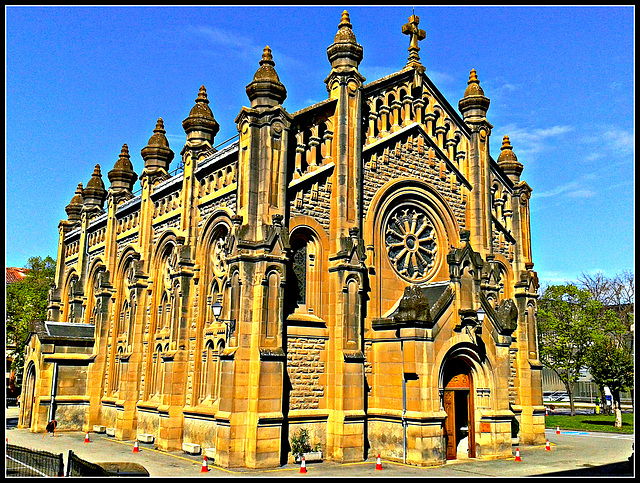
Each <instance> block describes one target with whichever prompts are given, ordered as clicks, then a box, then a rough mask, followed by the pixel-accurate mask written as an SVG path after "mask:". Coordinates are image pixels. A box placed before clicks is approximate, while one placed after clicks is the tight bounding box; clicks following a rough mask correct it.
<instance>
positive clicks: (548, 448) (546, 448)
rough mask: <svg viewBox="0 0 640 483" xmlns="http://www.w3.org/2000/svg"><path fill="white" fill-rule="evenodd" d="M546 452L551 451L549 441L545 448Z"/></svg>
mask: <svg viewBox="0 0 640 483" xmlns="http://www.w3.org/2000/svg"><path fill="white" fill-rule="evenodd" d="M544 450H545V451H551V445H550V444H549V440H547V446H546V447H545V448H544Z"/></svg>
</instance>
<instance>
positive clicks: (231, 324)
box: [211, 300, 236, 345]
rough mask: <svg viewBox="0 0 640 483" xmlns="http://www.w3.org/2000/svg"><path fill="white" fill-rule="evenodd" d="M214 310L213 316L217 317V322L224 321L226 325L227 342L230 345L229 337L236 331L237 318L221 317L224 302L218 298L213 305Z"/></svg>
mask: <svg viewBox="0 0 640 483" xmlns="http://www.w3.org/2000/svg"><path fill="white" fill-rule="evenodd" d="M211 309H212V310H213V316H214V317H215V318H216V322H222V323H224V325H225V334H224V336H225V342H226V343H227V345H229V337H231V335H232V334H233V333H234V332H235V331H236V319H230V320H229V319H221V318H220V314H221V313H222V304H220V302H218V301H217V300H216V303H214V304H213V305H212V306H211Z"/></svg>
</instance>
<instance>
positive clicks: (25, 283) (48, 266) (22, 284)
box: [6, 256, 56, 380]
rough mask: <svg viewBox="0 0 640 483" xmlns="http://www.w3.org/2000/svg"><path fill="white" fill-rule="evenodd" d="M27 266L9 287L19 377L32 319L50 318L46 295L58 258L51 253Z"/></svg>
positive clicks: (8, 315)
mask: <svg viewBox="0 0 640 483" xmlns="http://www.w3.org/2000/svg"><path fill="white" fill-rule="evenodd" d="M25 268H27V270H28V271H27V273H26V276H25V277H24V278H23V279H22V280H20V281H18V282H14V283H12V284H11V285H8V286H7V288H6V323H7V342H8V343H9V344H11V345H14V344H15V350H14V352H13V356H14V360H13V363H12V368H13V369H14V370H15V371H16V374H17V375H18V376H19V375H20V374H21V372H22V368H23V366H24V346H25V342H26V339H27V336H28V335H29V330H30V324H31V321H32V320H34V319H40V320H44V319H46V317H47V297H48V294H49V288H50V286H51V284H52V283H53V281H54V278H55V272H56V261H55V260H54V259H53V258H51V257H49V256H47V257H46V258H44V259H43V258H41V257H31V258H29V261H28V263H27V266H26V267H25ZM18 380H20V377H18Z"/></svg>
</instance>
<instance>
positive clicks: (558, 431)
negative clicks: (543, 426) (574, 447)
mask: <svg viewBox="0 0 640 483" xmlns="http://www.w3.org/2000/svg"><path fill="white" fill-rule="evenodd" d="M556 434H560V426H556Z"/></svg>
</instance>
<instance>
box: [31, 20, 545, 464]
mask: <svg viewBox="0 0 640 483" xmlns="http://www.w3.org/2000/svg"><path fill="white" fill-rule="evenodd" d="M418 22H419V19H418V17H417V16H415V15H412V16H411V17H410V19H409V22H408V23H407V24H406V25H404V26H403V27H402V28H403V32H404V33H406V34H407V35H408V36H409V41H410V47H409V59H408V62H407V65H406V66H405V67H404V68H403V69H402V70H401V71H399V72H396V73H393V74H391V75H389V76H386V77H384V78H382V79H379V80H374V81H373V82H369V83H366V82H365V79H364V77H363V76H362V75H361V74H360V72H359V71H358V66H359V64H360V61H361V60H362V56H363V52H362V47H361V46H360V45H359V44H358V43H357V41H356V36H355V34H354V29H353V26H352V24H351V21H350V18H349V15H348V14H347V13H346V12H345V13H344V14H343V16H342V19H341V20H340V23H339V25H338V32H337V34H336V36H335V39H334V42H333V43H332V44H331V45H330V46H329V47H328V49H327V54H328V58H329V63H330V72H329V74H328V76H327V78H326V79H325V83H326V86H327V92H328V98H327V99H326V100H325V101H322V102H319V103H318V104H315V105H312V106H310V107H308V108H306V109H303V110H301V111H298V112H295V113H293V114H291V113H289V112H287V111H286V110H285V109H284V107H283V106H282V103H283V101H284V100H285V98H286V94H287V93H286V89H285V86H284V85H283V84H282V83H281V82H280V80H279V78H278V75H277V73H276V70H275V63H274V60H273V58H272V55H271V50H270V49H269V48H268V47H266V48H265V49H264V53H263V56H262V59H261V60H260V62H259V68H258V70H257V72H256V73H255V76H254V78H253V80H252V81H251V82H250V83H249V84H248V85H247V88H246V91H247V95H248V98H249V102H250V107H242V108H241V109H240V113H239V114H238V116H237V118H236V120H235V122H236V124H237V128H238V139H237V141H235V142H233V143H231V144H229V145H227V146H226V147H224V148H222V149H219V150H218V149H215V148H214V145H215V143H214V137H215V135H216V133H217V131H218V128H219V126H218V123H217V121H216V120H215V118H214V115H213V113H212V111H211V109H210V108H209V106H208V103H209V100H208V98H207V94H206V90H205V88H204V87H201V88H200V92H199V94H198V97H197V99H196V101H195V106H194V107H193V109H192V110H191V112H190V113H189V116H188V117H187V118H186V119H185V120H184V122H183V127H184V130H185V133H186V143H185V145H184V147H182V148H181V151H180V154H179V158H180V162H181V164H182V166H183V169H181V170H180V171H179V172H178V173H177V174H175V175H170V174H169V172H170V170H171V169H170V164H171V162H172V160H173V158H174V152H173V151H172V149H171V148H170V147H169V143H168V141H167V138H166V136H165V134H166V133H165V130H164V125H163V122H162V119H159V120H158V122H157V125H156V128H155V130H154V132H153V135H152V136H151V138H150V140H149V143H148V145H147V146H145V147H144V148H143V149H142V156H143V158H144V161H145V167H144V170H143V171H142V173H139V174H137V173H135V172H134V171H133V167H132V164H131V162H130V159H129V147H128V146H127V145H126V144H125V145H124V146H123V148H122V152H121V154H120V157H119V159H118V160H117V161H116V163H115V166H114V167H113V169H112V170H111V171H109V173H108V179H109V181H110V186H109V188H108V189H106V188H105V185H104V182H103V180H102V173H101V170H100V167H99V166H96V168H95V170H94V173H93V175H92V177H91V179H90V181H89V182H88V183H87V186H86V187H83V186H82V184H80V185H79V186H78V189H77V191H76V193H75V195H74V196H73V198H72V200H71V202H70V204H69V205H68V206H67V208H66V211H67V215H68V217H67V219H65V220H62V221H61V222H60V225H59V231H60V243H59V249H58V266H57V276H56V277H57V278H56V286H55V287H54V288H53V289H52V291H51V293H50V301H49V320H50V321H51V322H47V323H43V324H41V325H40V326H39V328H38V330H34V332H33V333H32V336H31V338H30V340H29V344H28V353H27V359H26V366H25V385H24V392H23V398H22V401H23V402H24V403H23V405H22V408H21V419H20V425H21V426H22V427H28V428H30V429H31V430H33V431H43V430H44V427H45V425H46V423H47V420H48V419H49V418H51V417H56V418H57V419H58V421H59V425H58V429H59V430H60V431H63V430H64V429H77V428H80V429H82V430H83V431H84V430H87V431H88V430H91V428H92V427H93V426H94V425H103V426H106V427H108V428H114V430H115V437H116V438H120V439H126V440H132V439H135V438H136V435H137V434H138V433H147V434H152V435H154V437H155V442H156V444H157V445H158V447H159V448H161V449H165V450H176V449H180V448H182V443H196V444H199V445H200V446H201V447H203V448H212V447H215V449H216V464H219V465H221V466H225V467H239V466H245V467H256V468H257V467H260V468H262V467H273V466H277V465H279V464H282V463H283V462H286V461H287V460H288V458H289V457H290V448H289V441H290V440H291V437H292V436H293V435H295V434H296V432H297V431H298V429H300V428H306V429H308V430H309V432H310V435H311V439H312V444H314V445H316V444H317V445H319V446H320V448H321V450H322V452H323V454H324V457H325V458H327V459H331V460H335V461H339V462H350V461H359V460H363V459H365V458H367V457H372V456H374V457H375V456H376V455H377V454H381V455H382V456H383V457H384V458H388V459H394V460H397V461H406V462H407V463H410V464H415V465H433V464H441V463H443V462H444V461H445V460H446V459H452V458H457V457H462V456H464V457H476V458H496V457H509V456H511V445H512V438H514V437H515V438H519V442H520V444H541V443H543V442H544V407H543V405H542V387H541V364H540V362H539V361H538V357H537V348H536V292H537V285H538V282H537V277H536V273H535V272H534V271H533V263H532V256H531V236H530V222H529V199H530V196H531V188H530V187H529V186H528V185H527V183H526V182H525V181H523V180H521V179H520V174H521V172H522V169H523V166H522V164H521V163H520V162H519V161H518V160H517V157H516V156H515V154H514V152H513V149H512V146H511V144H510V140H509V138H508V137H506V136H505V137H504V138H503V140H502V149H501V154H500V156H499V158H498V160H497V161H496V160H494V159H493V158H492V157H491V155H490V154H489V140H490V137H491V132H492V129H493V126H492V125H491V124H490V123H489V121H488V120H487V117H486V114H487V110H488V108H489V103H490V101H489V99H488V98H487V97H485V95H484V92H483V89H482V88H481V87H480V83H479V81H478V78H477V76H476V72H475V71H474V70H472V71H471V75H470V78H469V82H468V86H467V88H466V91H465V92H464V96H463V97H462V99H461V100H460V101H459V104H458V108H459V111H460V113H458V112H457V111H456V110H455V109H454V108H453V107H452V106H451V105H450V104H449V102H447V100H446V99H445V98H444V97H443V96H442V94H441V93H440V92H439V91H438V89H437V88H436V86H435V85H434V84H433V83H432V82H431V80H430V79H429V78H428V76H427V75H426V74H425V69H424V67H423V66H422V64H421V62H420V57H419V50H420V49H419V47H418V41H419V40H421V39H422V38H424V31H422V30H421V29H420V28H419V25H418ZM356 30H357V29H356ZM137 179H139V180H140V185H141V191H140V193H136V194H134V193H133V191H132V189H133V184H134V182H135V181H136V180H137ZM218 305H221V306H222V309H221V310H222V314H221V315H220V316H218V317H216V315H215V313H214V310H215V309H216V308H217V307H218ZM74 324H76V325H82V326H83V327H85V328H87V330H89V333H90V334H91V335H90V336H87V335H86V333H84V334H83V336H82V337H80V338H78V337H75V338H74V337H73V336H72V334H71V332H69V331H68V327H69V326H73V325H74ZM52 327H53V328H55V330H57V331H58V332H57V334H58V337H57V338H56V337H53V336H52V335H51V330H53V329H51V328H52ZM63 329H64V330H63ZM65 331H66V332H65ZM65 334H66V336H65ZM52 337H53V338H52ZM65 337H66V338H65ZM465 448H468V449H465Z"/></svg>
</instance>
